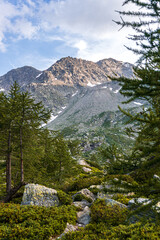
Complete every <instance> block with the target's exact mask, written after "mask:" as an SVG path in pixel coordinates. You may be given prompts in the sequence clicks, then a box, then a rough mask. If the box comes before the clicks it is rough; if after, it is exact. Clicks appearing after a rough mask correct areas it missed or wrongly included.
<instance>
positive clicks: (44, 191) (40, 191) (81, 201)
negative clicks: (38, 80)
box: [22, 184, 160, 240]
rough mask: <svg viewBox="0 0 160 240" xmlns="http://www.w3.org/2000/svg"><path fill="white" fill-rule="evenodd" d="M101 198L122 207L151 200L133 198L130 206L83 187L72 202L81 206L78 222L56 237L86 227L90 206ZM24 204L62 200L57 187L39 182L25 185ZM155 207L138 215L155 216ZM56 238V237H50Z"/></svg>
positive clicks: (50, 202) (133, 219) (53, 202)
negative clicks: (53, 187)
mask: <svg viewBox="0 0 160 240" xmlns="http://www.w3.org/2000/svg"><path fill="white" fill-rule="evenodd" d="M97 198H101V199H104V200H105V203H106V205H109V206H112V207H113V206H115V205H118V206H119V207H120V208H129V209H130V208H134V207H135V206H139V205H145V204H149V203H150V201H149V200H148V199H145V198H138V199H135V198H133V199H132V200H130V201H129V203H128V206H126V205H125V204H122V203H120V202H118V201H115V200H113V199H112V198H109V195H107V194H103V193H102V192H99V193H98V194H97V196H96V197H95V196H94V194H93V193H92V192H91V191H90V190H88V189H86V188H85V189H82V190H80V191H79V192H77V193H76V194H74V195H73V196H72V199H73V202H72V204H73V205H74V206H76V207H79V209H80V211H78V212H77V224H76V225H75V226H74V225H72V224H69V223H67V226H66V229H65V231H64V232H63V233H62V234H61V235H60V236H59V237H58V238H56V239H60V238H61V237H62V236H63V235H64V234H66V233H68V232H72V231H77V230H78V229H79V227H84V226H86V225H87V224H89V222H90V220H91V216H90V213H91V210H90V206H91V205H92V203H93V202H94V201H95V200H96V199H97ZM22 205H36V206H45V207H50V206H59V205H60V201H59V199H58V195H57V191H56V190H55V189H51V188H47V187H45V186H41V185H38V184H28V185H26V186H25V190H24V195H23V199H22ZM159 205H160V204H159V203H158V204H157V205H156V210H157V211H158V212H159V210H160V206H159ZM154 210H155V209H153V208H152V209H150V210H148V211H147V212H146V213H140V214H139V215H138V217H141V216H143V214H145V216H148V217H152V218H155V215H154V214H155V212H154ZM136 221H137V216H132V217H131V219H130V222H131V223H134V222H136ZM50 240H54V238H50Z"/></svg>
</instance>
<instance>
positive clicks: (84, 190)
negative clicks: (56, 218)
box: [72, 188, 95, 202]
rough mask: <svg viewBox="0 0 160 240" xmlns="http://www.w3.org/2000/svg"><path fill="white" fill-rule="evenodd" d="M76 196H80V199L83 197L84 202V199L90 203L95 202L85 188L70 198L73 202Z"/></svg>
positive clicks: (92, 195)
mask: <svg viewBox="0 0 160 240" xmlns="http://www.w3.org/2000/svg"><path fill="white" fill-rule="evenodd" d="M77 195H82V198H83V196H84V200H85V197H86V198H88V199H90V200H91V201H92V202H93V201H94V200H95V197H94V194H93V193H92V192H91V191H89V190H88V189H87V188H84V189H82V190H80V191H79V192H77V193H76V194H74V195H73V196H72V199H73V200H74V199H75V197H76V196H77Z"/></svg>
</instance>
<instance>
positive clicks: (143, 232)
mask: <svg viewBox="0 0 160 240" xmlns="http://www.w3.org/2000/svg"><path fill="white" fill-rule="evenodd" d="M159 238H160V226H159V225H156V224H152V223H146V224H145V225H144V224H142V223H136V224H132V225H130V226H127V225H119V226H116V227H108V226H107V225H106V224H105V223H102V222H101V223H93V224H89V225H88V226H87V227H86V228H85V229H84V230H81V231H80V232H75V233H70V234H67V235H65V236H64V237H62V240H82V239H83V240H100V239H101V240H102V239H104V240H113V239H114V240H124V239H126V240H140V239H141V240H142V239H145V240H158V239H159Z"/></svg>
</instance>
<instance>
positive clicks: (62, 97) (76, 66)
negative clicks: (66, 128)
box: [0, 57, 133, 114]
mask: <svg viewBox="0 0 160 240" xmlns="http://www.w3.org/2000/svg"><path fill="white" fill-rule="evenodd" d="M132 68H133V65H132V64H129V63H127V64H126V63H123V62H121V61H117V60H115V59H112V58H109V59H103V60H101V61H98V62H97V63H95V62H92V61H87V60H83V59H77V58H72V57H65V58H62V59H60V60H58V61H57V62H56V63H54V64H53V65H52V66H51V67H49V68H48V69H46V70H44V71H39V70H37V69H35V68H32V67H29V66H25V67H22V68H17V69H13V70H11V71H10V72H8V73H7V74H5V75H4V76H2V77H0V90H6V91H8V90H9V88H10V86H11V85H12V84H13V82H14V81H17V82H18V83H19V84H20V86H21V87H22V89H23V90H25V91H26V90H27V91H29V92H30V93H31V94H32V95H33V97H35V99H36V100H37V101H42V102H43V104H44V105H45V107H47V108H49V109H51V110H52V111H53V113H54V114H57V113H58V112H59V111H61V110H62V108H63V107H64V106H67V105H68V103H69V101H70V99H72V97H73V96H74V95H75V94H76V93H77V92H79V93H80V92H81V91H83V89H84V88H91V87H95V86H98V85H100V86H101V85H104V84H106V83H109V82H111V80H110V78H109V77H108V76H112V77H113V76H117V77H118V76H122V75H123V76H125V77H130V78H131V77H133V70H132ZM102 87H104V88H105V87H106V86H102ZM117 89H118V88H117ZM117 89H116V90H117ZM98 91H100V90H98Z"/></svg>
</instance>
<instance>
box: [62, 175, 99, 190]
mask: <svg viewBox="0 0 160 240" xmlns="http://www.w3.org/2000/svg"><path fill="white" fill-rule="evenodd" d="M102 181H103V178H102V177H97V176H88V175H82V176H80V177H78V178H77V179H76V180H74V181H71V182H70V183H69V184H68V186H65V191H67V192H69V191H75V190H76V191H78V190H81V189H83V188H88V187H90V186H91V185H97V184H101V182H102Z"/></svg>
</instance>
